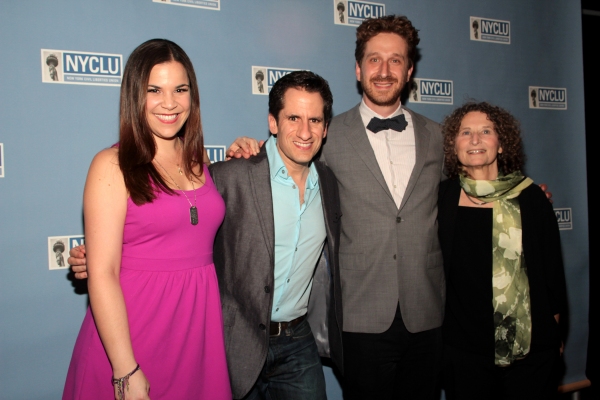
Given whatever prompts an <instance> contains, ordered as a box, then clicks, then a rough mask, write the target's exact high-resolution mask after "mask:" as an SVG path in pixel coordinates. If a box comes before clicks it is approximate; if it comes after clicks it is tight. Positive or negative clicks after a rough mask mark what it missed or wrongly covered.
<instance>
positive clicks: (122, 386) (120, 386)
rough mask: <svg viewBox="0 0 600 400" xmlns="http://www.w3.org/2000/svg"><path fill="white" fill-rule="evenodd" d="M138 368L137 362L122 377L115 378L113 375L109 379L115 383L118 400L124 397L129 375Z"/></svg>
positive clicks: (127, 387)
mask: <svg viewBox="0 0 600 400" xmlns="http://www.w3.org/2000/svg"><path fill="white" fill-rule="evenodd" d="M139 369H140V364H138V365H137V366H136V367H135V368H134V370H133V371H131V372H130V373H128V374H127V375H125V376H124V377H122V378H118V379H115V377H114V376H113V377H112V379H111V381H112V384H113V385H117V394H118V396H119V400H124V399H125V390H129V378H130V377H131V375H133V374H135V373H136V372H137V371H138V370H139Z"/></svg>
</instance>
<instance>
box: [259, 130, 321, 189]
mask: <svg viewBox="0 0 600 400" xmlns="http://www.w3.org/2000/svg"><path fill="white" fill-rule="evenodd" d="M264 146H265V150H266V151H267V158H268V159H269V169H270V174H271V179H275V178H278V179H284V180H287V179H289V180H290V181H291V180H292V178H291V177H290V176H289V175H288V169H287V167H286V166H285V164H284V163H283V160H282V159H281V155H280V154H279V150H277V137H276V136H271V137H270V138H269V139H268V140H267V141H266V142H265V144H264ZM281 171H285V173H281ZM317 186H319V175H318V174H317V168H316V167H315V163H313V162H311V163H310V167H309V168H308V177H307V178H306V189H313V188H315V187H317Z"/></svg>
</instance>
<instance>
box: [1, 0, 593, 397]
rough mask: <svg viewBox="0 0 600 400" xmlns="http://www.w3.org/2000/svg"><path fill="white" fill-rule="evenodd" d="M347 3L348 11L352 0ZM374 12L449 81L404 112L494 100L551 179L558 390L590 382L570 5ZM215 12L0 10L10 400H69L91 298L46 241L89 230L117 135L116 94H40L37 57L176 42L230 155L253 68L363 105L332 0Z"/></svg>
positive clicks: (255, 112)
mask: <svg viewBox="0 0 600 400" xmlns="http://www.w3.org/2000/svg"><path fill="white" fill-rule="evenodd" d="M345 1H346V4H347V7H346V8H347V11H346V12H348V10H349V9H350V5H348V3H352V1H350V0H345ZM375 1H377V2H378V3H379V4H382V5H384V6H385V14H405V15H407V16H408V17H409V18H410V19H411V20H412V22H413V23H414V25H415V26H416V27H417V28H418V29H419V30H420V35H421V45H420V46H419V48H420V54H421V59H420V61H419V62H418V64H417V67H416V71H415V73H416V75H415V76H416V78H421V79H424V80H425V79H433V80H437V81H451V82H452V93H451V96H450V99H451V104H449V103H441V104H426V103H414V102H410V101H409V102H408V106H409V107H410V108H412V109H413V110H415V111H417V112H419V113H422V114H424V115H426V116H428V117H430V118H432V119H434V120H437V121H441V120H442V119H443V117H444V116H445V115H447V114H448V113H449V112H450V111H451V110H452V109H453V108H454V107H456V106H458V105H460V104H462V103H463V102H464V100H465V99H470V98H474V99H476V100H488V101H491V102H493V103H496V104H498V105H501V106H503V107H505V108H507V109H508V110H509V111H511V112H512V113H514V114H515V115H516V116H517V117H518V118H519V119H520V120H521V122H522V127H523V135H524V141H525V146H526V152H527V155H528V164H527V172H528V174H529V175H530V176H532V177H533V178H534V180H535V181H536V182H538V183H539V182H544V183H547V184H549V186H550V188H551V191H552V192H553V194H554V197H553V198H554V206H555V208H565V209H570V210H566V211H564V212H563V213H562V214H561V215H563V216H566V217H567V219H568V221H565V222H567V223H569V222H570V223H571V224H572V229H568V230H563V231H561V237H562V243H563V248H564V257H565V263H566V268H567V278H568V289H569V301H570V310H571V315H570V330H569V340H568V342H567V347H566V350H565V362H566V365H567V370H566V375H565V378H564V381H565V383H569V382H575V381H579V380H582V379H584V378H585V377H584V368H585V349H586V345H587V310H588V300H587V299H588V284H587V277H588V267H589V261H588V260H589V258H588V226H587V203H586V198H587V196H586V190H587V189H586V172H585V165H586V164H585V127H584V110H583V73H582V71H583V67H582V49H581V9H580V6H579V2H576V1H570V0H547V1H543V2H540V1H536V0H506V1H502V2H496V1H476V0H456V1H452V2H448V1H443V0H420V1H416V0H412V1H408V0H407V1H397V0H375ZM161 3H162V4H161ZM204 3H211V2H210V1H204ZM212 3H217V4H218V5H219V6H220V9H218V10H215V9H212V10H211V9H204V8H197V7H184V6H178V5H173V4H167V3H166V2H160V1H155V2H153V1H152V0H136V1H133V0H130V1H119V0H102V1H100V0H77V1H75V0H53V1H40V0H32V1H15V0H12V1H11V0H3V1H2V3H1V5H0V37H2V41H1V43H0V49H1V50H2V51H1V53H0V54H2V57H1V58H0V88H2V95H1V96H0V113H1V114H0V115H1V116H2V118H1V119H0V121H2V122H1V123H0V143H2V147H3V157H2V158H1V159H0V254H2V256H3V257H2V259H3V261H4V263H3V265H2V267H1V269H0V388H1V389H0V390H1V391H2V395H1V397H2V398H3V399H56V398H59V397H60V395H61V393H62V386H63V383H64V378H65V375H66V371H67V367H68V363H69V360H70V357H71V350H72V348H73V345H74V342H75V338H76V336H77V333H78V330H79V327H80V324H81V321H82V319H83V315H84V312H85V308H86V305H87V296H86V295H81V294H77V290H76V289H75V288H74V287H73V285H72V283H71V282H70V281H69V280H68V279H67V270H66V269H57V270H49V265H51V263H52V261H53V257H51V255H49V254H48V242H49V239H48V238H49V237H55V236H61V237H67V236H73V235H80V234H82V232H83V225H82V201H81V199H82V192H83V185H84V181H85V176H86V173H87V168H88V166H89V163H90V161H91V159H92V157H93V155H94V154H95V153H97V152H98V151H99V150H100V149H101V148H103V147H106V146H109V145H110V144H112V143H114V142H116V140H117V127H118V96H119V87H118V86H92V85H76V84H62V83H45V82H43V81H42V76H43V74H46V75H45V76H49V75H48V71H47V68H48V66H47V65H46V58H47V54H48V53H46V54H45V55H44V57H43V59H42V52H41V51H42V49H51V50H61V51H65V50H66V51H74V52H79V53H85V52H88V53H94V54H98V53H105V54H117V55H122V56H123V61H126V59H127V56H128V55H129V53H130V52H131V51H132V50H133V49H134V48H135V47H136V46H137V45H139V44H140V43H142V42H143V41H145V40H147V39H150V38H155V37H162V38H167V39H171V40H173V41H175V42H177V43H178V44H179V45H181V46H182V47H183V48H184V49H185V50H186V51H187V53H188V54H189V55H190V57H191V58H192V61H193V63H194V65H195V68H196V73H197V75H198V78H199V86H200V93H201V108H202V116H203V123H204V131H205V136H206V143H207V144H209V145H228V144H229V143H231V142H232V140H233V139H234V138H235V137H237V136H240V135H248V136H253V137H257V138H265V137H266V136H267V132H268V128H267V96H264V95H255V94H252V85H253V73H252V66H267V67H273V68H290V69H310V70H312V71H314V72H317V73H318V74H321V75H323V76H324V77H325V78H327V79H328V80H329V82H330V84H331V88H332V91H333V94H334V99H335V101H334V112H335V113H336V114H339V113H341V112H343V111H345V110H347V109H349V108H350V107H352V106H354V105H355V104H356V103H357V102H358V101H359V100H360V96H359V94H358V92H357V89H356V85H355V76H354V55H353V54H354V40H355V36H354V34H355V28H354V27H353V26H352V25H346V26H344V25H339V24H336V23H334V21H335V19H336V18H337V11H336V10H335V4H336V3H337V1H333V0H296V1H291V0H287V1H286V0H255V1H243V0H222V1H220V2H219V1H216V2H215V1H213V2H212ZM219 3H220V4H219ZM349 17H351V16H349V15H346V16H345V18H346V22H347V21H348V20H349ZM470 17H481V18H483V19H489V20H496V21H508V22H509V23H510V31H509V32H510V44H503V43H492V42H484V41H481V40H471V39H470V32H471V29H472V28H471V21H470ZM480 24H481V25H483V23H481V22H480ZM498 26H500V27H503V26H504V27H505V26H506V25H498ZM482 29H483V28H482V27H480V32H479V35H481V34H483V32H482V31H481V30H482ZM499 33H502V29H500V31H499ZM499 39H501V40H505V39H506V36H502V35H500V37H499ZM62 67H64V66H62V65H59V68H62ZM63 72H64V71H63ZM60 74H61V73H59V75H60ZM63 75H64V74H63ZM530 87H546V88H560V89H566V93H567V104H564V105H567V107H566V110H565V109H539V108H538V109H536V108H530V105H529V101H530V95H529V93H530V90H531V89H530ZM538 93H540V92H538ZM561 93H562V92H561ZM421 95H423V93H421ZM540 96H541V95H539V94H538V100H539V97H540ZM439 98H440V99H442V101H444V99H446V101H447V99H448V98H449V97H448V96H446V97H444V96H441V97H439ZM551 105H558V106H562V105H563V103H560V102H559V103H556V104H555V103H552V104H551ZM1 155H2V154H1V153H0V157H1ZM2 175H3V176H2ZM569 211H570V212H569ZM325 370H326V374H327V379H328V391H329V398H330V399H341V391H340V388H339V385H338V384H337V381H336V380H335V378H334V377H333V374H332V371H331V369H330V368H327V367H326V368H325Z"/></svg>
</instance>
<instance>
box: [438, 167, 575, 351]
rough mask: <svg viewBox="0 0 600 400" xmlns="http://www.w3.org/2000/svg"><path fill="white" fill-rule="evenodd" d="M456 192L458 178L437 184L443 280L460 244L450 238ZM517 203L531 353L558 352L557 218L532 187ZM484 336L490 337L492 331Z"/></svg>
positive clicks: (562, 296) (561, 310) (562, 304)
mask: <svg viewBox="0 0 600 400" xmlns="http://www.w3.org/2000/svg"><path fill="white" fill-rule="evenodd" d="M460 192H461V188H460V184H459V180H458V179H449V180H446V181H444V182H442V183H441V184H440V190H439V195H438V223H439V237H440V244H441V246H442V254H443V257H444V268H445V274H446V281H447V282H451V280H452V270H451V267H450V260H452V250H453V247H454V246H455V245H457V244H460V243H461V242H460V240H456V241H455V237H454V233H455V228H456V226H457V224H458V223H460V221H457V218H456V215H457V211H458V201H459V198H460ZM519 205H520V207H521V221H522V227H523V239H522V240H523V254H524V256H525V264H526V266H527V274H528V278H529V286H530V297H531V321H532V322H531V324H532V337H531V351H532V352H533V351H536V350H540V349H548V348H556V346H560V341H561V335H560V332H559V328H558V324H557V323H556V321H555V319H554V315H555V314H561V318H563V317H564V314H565V313H566V308H567V298H566V285H565V274H564V268H563V262H562V252H561V246H560V234H559V230H558V223H557V221H556V215H555V213H554V210H553V209H552V205H551V204H550V202H549V201H548V199H546V195H545V194H544V192H543V191H542V190H541V189H540V188H539V186H538V185H535V184H532V185H530V186H529V187H527V188H526V189H525V190H523V191H522V192H521V194H520V195H519ZM457 239H460V238H457ZM490 251H491V249H490ZM490 286H491V271H490ZM491 303H492V302H491V298H490V318H492V311H491V310H492V308H491ZM485 332H488V331H487V330H486V331H485ZM484 334H489V335H493V332H488V333H484ZM490 343H493V340H492V341H491V342H490ZM489 351H490V352H487V351H486V353H487V354H491V355H492V356H493V354H494V353H493V348H491V349H489Z"/></svg>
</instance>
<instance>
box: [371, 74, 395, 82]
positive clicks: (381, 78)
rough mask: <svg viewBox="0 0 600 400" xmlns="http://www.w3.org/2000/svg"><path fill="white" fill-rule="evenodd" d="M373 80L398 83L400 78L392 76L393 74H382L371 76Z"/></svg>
mask: <svg viewBox="0 0 600 400" xmlns="http://www.w3.org/2000/svg"><path fill="white" fill-rule="evenodd" d="M371 82H378V83H384V82H385V83H396V82H398V79H396V78H394V77H392V76H381V75H377V76H374V77H373V78H371Z"/></svg>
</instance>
